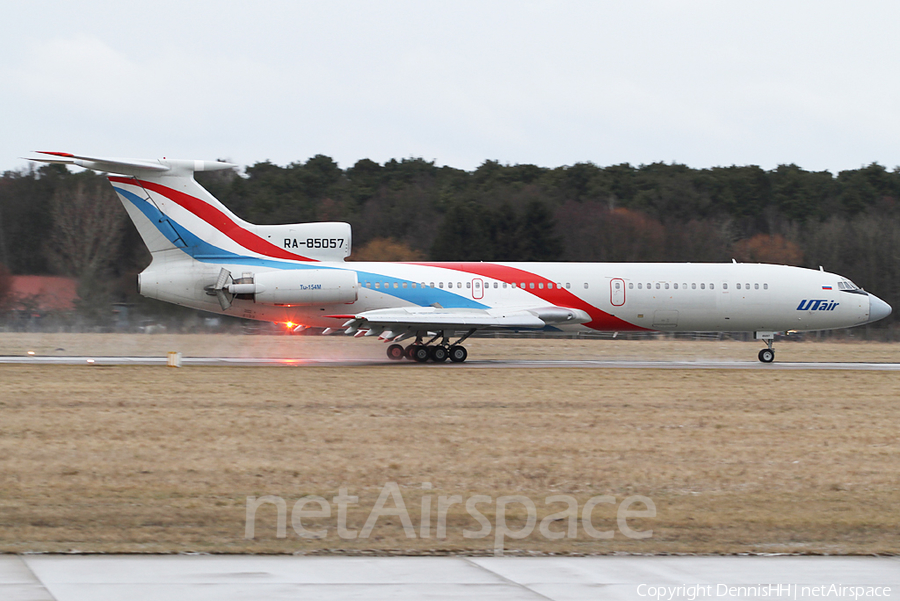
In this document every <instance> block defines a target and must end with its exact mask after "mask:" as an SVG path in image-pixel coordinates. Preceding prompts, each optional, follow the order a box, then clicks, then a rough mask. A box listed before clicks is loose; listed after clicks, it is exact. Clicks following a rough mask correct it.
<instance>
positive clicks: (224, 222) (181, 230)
mask: <svg viewBox="0 0 900 601" xmlns="http://www.w3.org/2000/svg"><path fill="white" fill-rule="evenodd" d="M40 154H42V155H46V156H42V157H39V158H33V159H31V160H35V161H41V162H47V163H63V164H69V165H76V166H79V167H85V168H87V169H93V170H96V171H103V172H106V173H110V174H115V175H109V176H108V177H109V181H110V183H111V184H112V186H113V188H114V189H115V191H116V193H117V194H118V195H119V199H120V200H121V201H122V204H123V205H124V206H125V209H126V211H128V215H129V217H130V218H131V220H132V221H133V222H134V224H135V227H136V228H137V230H138V232H139V233H140V235H141V238H142V239H143V240H144V243H145V244H146V245H147V248H148V249H149V250H150V252H151V253H158V252H165V251H171V250H176V249H178V250H181V251H182V252H184V253H186V254H188V255H190V256H192V257H194V258H195V259H199V260H213V261H227V260H229V259H234V258H236V257H254V258H266V259H276V260H277V259H281V260H289V261H343V260H344V258H345V257H347V256H348V255H349V254H350V248H351V245H350V243H351V239H350V238H351V236H350V225H349V224H347V223H335V222H330V223H302V224H292V225H254V224H251V223H248V222H246V221H244V220H243V219H241V218H240V217H238V216H237V215H235V214H234V213H232V212H231V211H230V210H229V209H228V208H227V207H226V206H225V205H223V204H222V203H221V202H219V201H218V200H217V199H216V198H215V197H214V196H213V195H212V194H210V193H209V192H207V191H206V189H204V188H203V186H201V185H200V184H199V183H197V181H196V180H195V179H194V173H195V172H198V171H218V170H222V169H232V168H234V167H236V165H233V164H231V163H223V162H218V161H192V160H175V159H165V158H164V159H159V160H144V159H112V158H99V157H88V156H82V155H73V154H69V153H62V152H41V153H40Z"/></svg>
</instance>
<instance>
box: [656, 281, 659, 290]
mask: <svg viewBox="0 0 900 601" xmlns="http://www.w3.org/2000/svg"><path fill="white" fill-rule="evenodd" d="M656 289H657V290H659V282H656Z"/></svg>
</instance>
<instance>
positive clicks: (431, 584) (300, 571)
mask: <svg viewBox="0 0 900 601" xmlns="http://www.w3.org/2000/svg"><path fill="white" fill-rule="evenodd" d="M679 587H681V588H679ZM843 587H849V588H843ZM828 592H830V593H831V594H827V593H828ZM841 592H842V593H843V594H840V593H841ZM759 597H767V598H774V599H814V598H822V597H829V598H837V599H848V598H849V599H854V598H856V599H876V598H877V599H879V600H880V599H898V598H900V558H897V557H633V556H629V557H529V558H524V557H503V558H500V557H292V556H242V555H218V556H211V555H199V556H185V555H155V556H154V555H144V556H142V555H118V556H117V555H110V556H102V555H100V556H98V555H93V556H91V555H88V556H65V555H20V556H16V555H5V556H0V598H2V599H4V600H5V601H26V600H27V601H54V600H55V601H88V600H90V601H105V600H109V601H113V600H120V599H129V600H131V601H144V600H146V601H150V600H157V599H165V600H166V601H182V600H184V601H187V600H191V601H205V600H213V599H215V600H238V599H239V600H244V599H248V600H249V599H254V600H255V599H267V600H278V599H330V600H341V599H367V600H379V599H391V600H399V601H403V600H406V599H409V600H420V599H434V600H450V599H504V600H544V601H546V600H553V601H581V600H588V599H590V600H595V599H659V598H664V599H672V600H676V599H686V600H692V599H706V598H715V599H757V598H759Z"/></svg>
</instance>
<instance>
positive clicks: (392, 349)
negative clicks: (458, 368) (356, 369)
mask: <svg viewBox="0 0 900 601" xmlns="http://www.w3.org/2000/svg"><path fill="white" fill-rule="evenodd" d="M474 333H475V330H474V329H472V330H469V331H468V332H466V335H465V336H463V337H462V338H460V339H459V340H457V341H456V342H454V343H453V344H450V334H449V333H448V334H447V335H445V334H444V332H443V331H441V332H438V334H437V335H436V336H435V337H434V338H432V339H431V340H429V341H428V342H422V333H421V332H420V333H418V334H417V336H416V341H415V342H413V343H412V344H410V345H409V346H407V347H406V348H403V346H401V345H399V344H392V345H391V346H389V347H388V349H387V356H388V359H391V360H392V361H400V360H401V359H409V360H410V361H415V362H416V363H425V362H427V361H433V362H434V363H444V362H445V361H447V359H449V360H450V361H451V362H452V363H462V362H463V361H465V360H466V359H467V358H468V356H469V351H467V350H466V347H464V346H462V345H460V343H461V342H462V341H463V340H465V339H466V338H468V337H469V336H471V335H472V334H474ZM438 338H441V342H440V343H438V344H433V343H434V342H435V341H436V340H437V339H438Z"/></svg>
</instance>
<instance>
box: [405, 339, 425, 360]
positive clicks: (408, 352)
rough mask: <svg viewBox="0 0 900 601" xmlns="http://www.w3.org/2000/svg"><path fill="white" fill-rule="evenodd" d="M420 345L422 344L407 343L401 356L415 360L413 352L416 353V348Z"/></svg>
mask: <svg viewBox="0 0 900 601" xmlns="http://www.w3.org/2000/svg"><path fill="white" fill-rule="evenodd" d="M420 346H422V345H421V344H416V343H415V342H414V343H412V344H410V345H409V346H408V347H406V349H405V350H404V351H403V356H404V357H406V358H407V359H409V360H410V361H415V360H416V356H415V354H416V349H417V348H419V347H420Z"/></svg>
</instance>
